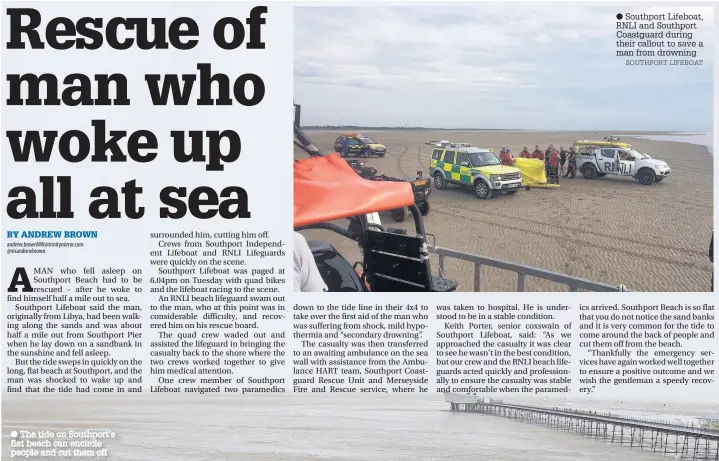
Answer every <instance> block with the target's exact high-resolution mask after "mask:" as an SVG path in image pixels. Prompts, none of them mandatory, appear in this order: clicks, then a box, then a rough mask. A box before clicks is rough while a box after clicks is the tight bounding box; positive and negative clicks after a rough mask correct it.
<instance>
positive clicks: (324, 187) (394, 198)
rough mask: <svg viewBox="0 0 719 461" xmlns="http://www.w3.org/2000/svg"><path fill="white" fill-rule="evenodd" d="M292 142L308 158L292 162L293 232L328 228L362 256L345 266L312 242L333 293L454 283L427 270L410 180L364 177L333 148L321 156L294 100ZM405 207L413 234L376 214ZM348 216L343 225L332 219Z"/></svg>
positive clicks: (443, 287)
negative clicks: (382, 221)
mask: <svg viewBox="0 0 719 461" xmlns="http://www.w3.org/2000/svg"><path fill="white" fill-rule="evenodd" d="M294 131H295V145H296V146H297V147H299V148H300V149H302V150H303V151H304V152H306V153H307V154H308V155H309V158H306V159H298V160H295V163H294V191H295V192H294V195H295V203H294V229H295V231H301V230H305V229H325V230H328V231H332V232H335V233H337V234H339V235H341V236H343V237H346V238H348V239H350V240H353V241H355V242H356V243H357V244H358V245H359V247H360V250H361V254H362V261H359V262H357V263H355V264H354V265H352V264H350V263H349V261H347V259H345V258H344V257H343V256H342V255H341V254H340V253H339V252H338V251H337V249H336V248H334V247H333V246H332V245H330V244H329V243H328V242H325V241H312V240H311V241H309V242H308V244H309V246H310V248H311V249H312V253H313V255H314V258H315V261H316V262H317V267H318V268H319V270H320V273H321V274H322V278H323V279H324V281H325V283H326V284H327V287H328V289H329V291H333V292H338V291H341V292H364V291H380V292H410V291H435V292H450V291H455V290H456V289H457V282H456V281H454V280H448V279H444V278H442V277H438V276H434V275H432V271H431V267H430V262H429V250H428V247H427V239H426V234H425V230H424V223H423V221H422V213H421V212H420V209H419V207H418V206H417V205H416V204H415V197H414V195H415V194H414V191H413V188H412V185H411V183H410V182H408V181H404V180H400V181H393V180H386V179H385V180H373V179H372V180H368V179H365V178H363V177H361V176H360V175H359V174H357V172H355V170H354V169H353V168H352V167H350V165H349V164H348V163H347V162H346V161H345V160H344V159H343V158H342V157H341V156H340V155H339V154H337V153H332V154H329V155H324V154H323V153H322V152H320V150H319V149H317V147H315V146H314V145H313V144H312V142H311V141H310V139H309V138H308V137H307V135H305V133H304V132H303V131H302V130H301V129H300V106H299V105H297V104H295V123H294ZM399 208H403V209H409V211H410V213H411V214H412V217H413V219H414V224H415V235H408V233H407V231H406V230H402V229H391V228H387V229H385V228H383V227H382V226H381V225H379V224H375V223H374V222H372V220H371V219H370V216H371V215H372V214H373V213H377V212H381V211H390V210H394V209H399ZM338 220H345V221H346V222H347V223H348V224H347V227H346V228H345V227H343V226H340V225H338V224H336V223H335V222H336V221H338Z"/></svg>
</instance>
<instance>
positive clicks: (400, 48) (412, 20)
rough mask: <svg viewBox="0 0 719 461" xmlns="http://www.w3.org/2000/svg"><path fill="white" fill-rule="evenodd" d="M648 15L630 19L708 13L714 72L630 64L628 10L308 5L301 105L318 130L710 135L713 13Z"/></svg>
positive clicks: (300, 11)
mask: <svg viewBox="0 0 719 461" xmlns="http://www.w3.org/2000/svg"><path fill="white" fill-rule="evenodd" d="M640 8H642V7H641V5H639V6H636V7H633V8H630V9H629V10H626V9H625V10H626V11H622V13H624V14H626V13H633V14H635V13H636V14H638V13H643V12H646V13H650V14H661V13H667V12H672V13H676V12H685V13H692V14H696V13H701V14H702V15H703V16H704V21H701V22H699V29H698V30H697V31H692V32H693V33H694V37H693V40H696V41H700V40H701V41H703V42H704V47H703V48H701V49H700V53H699V54H700V55H701V56H698V57H697V59H704V65H703V66H696V67H686V66H685V67H678V66H673V67H669V66H667V67H647V66H626V65H625V60H626V59H627V58H621V57H617V56H615V53H616V50H617V48H616V41H617V38H616V32H617V29H616V22H617V19H616V17H615V16H616V14H617V11H616V10H617V7H611V8H608V7H606V6H584V5H572V4H569V3H565V4H562V5H557V6H553V7H548V6H547V5H532V4H481V5H452V6H438V7H425V6H417V5H412V6H398V7H379V6H369V5H368V6H364V7H361V8H344V7H303V8H296V9H295V93H296V101H297V102H299V103H302V104H303V106H304V107H305V109H304V110H303V117H304V118H305V121H306V122H307V123H313V124H358V125H388V126H402V125H405V126H406V125H422V126H442V127H467V128H472V127H477V128H480V127H482V128H534V129H542V128H546V129H571V128H578V127H579V126H580V125H581V128H585V127H587V128H589V127H591V128H595V129H599V128H602V126H597V125H601V124H607V123H608V124H612V126H607V127H606V128H613V129H619V128H623V127H625V126H626V128H627V129H685V128H686V129H706V128H708V127H710V126H711V122H712V102H711V101H712V77H713V72H712V68H713V64H712V61H713V58H712V56H713V44H712V38H713V30H712V28H713V16H712V14H713V13H712V9H711V8H689V7H683V8H670V9H668V8H664V7H662V8H659V7H652V8H648V9H647V10H640ZM665 22H668V21H665ZM649 32H653V31H649ZM635 45H636V44H635ZM628 49H631V47H630V48H628ZM655 59H673V58H655ZM681 59H687V58H681ZM682 92H683V95H682V96H679V95H680V94H681V93H682ZM609 94H611V95H612V97H611V98H608V97H607V95H609ZM609 101H613V102H612V103H610V102H609ZM670 103H671V106H670ZM617 105H619V107H617ZM621 106H623V107H621ZM550 114H551V115H550ZM550 122H551V126H550ZM688 125H693V126H691V127H688Z"/></svg>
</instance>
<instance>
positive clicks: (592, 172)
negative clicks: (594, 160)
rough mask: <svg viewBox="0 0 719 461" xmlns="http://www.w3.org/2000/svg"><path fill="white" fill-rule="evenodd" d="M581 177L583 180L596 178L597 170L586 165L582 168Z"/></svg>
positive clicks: (592, 166)
mask: <svg viewBox="0 0 719 461" xmlns="http://www.w3.org/2000/svg"><path fill="white" fill-rule="evenodd" d="M582 176H584V179H594V178H596V177H597V168H596V167H595V166H594V165H586V166H585V167H583V168H582Z"/></svg>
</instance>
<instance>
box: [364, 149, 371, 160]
mask: <svg viewBox="0 0 719 461" xmlns="http://www.w3.org/2000/svg"><path fill="white" fill-rule="evenodd" d="M362 155H364V158H369V156H370V152H369V149H365V150H364V152H362Z"/></svg>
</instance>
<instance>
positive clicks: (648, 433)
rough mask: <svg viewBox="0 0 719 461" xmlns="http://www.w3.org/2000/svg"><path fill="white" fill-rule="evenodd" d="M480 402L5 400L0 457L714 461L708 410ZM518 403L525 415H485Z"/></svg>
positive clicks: (712, 409)
mask: <svg viewBox="0 0 719 461" xmlns="http://www.w3.org/2000/svg"><path fill="white" fill-rule="evenodd" d="M479 401H483V399H482V398H481V397H477V396H467V395H465V396H455V395H448V396H442V395H441V394H424V395H422V394H415V395H407V394H391V395H377V394H374V395H372V394H362V395H360V394H352V395H350V394H344V395H337V394H335V395H332V396H328V395H322V394H305V395H298V394H274V395H258V394H255V395H245V396H243V398H242V399H241V400H238V399H237V398H235V397H226V396H220V395H209V394H208V395H204V396H202V397H197V396H194V397H193V396H188V395H183V396H172V395H152V396H149V397H142V396H127V395H125V396H114V397H112V396H99V395H86V396H82V397H76V398H72V397H62V398H58V399H54V398H45V399H32V398H29V399H4V400H3V455H2V459H15V458H18V459H19V458H30V459H55V458H59V457H60V456H57V455H55V456H50V457H40V456H38V455H39V453H40V451H42V450H48V451H51V450H53V449H54V450H56V452H62V451H63V449H62V448H57V447H60V445H56V448H44V447H42V446H36V447H35V448H27V447H24V448H19V447H18V441H23V440H28V439H32V438H29V437H27V436H24V435H23V434H22V432H21V431H30V432H33V433H35V434H37V433H38V431H50V432H52V433H53V434H57V433H67V434H69V433H71V432H72V431H74V433H75V434H76V439H75V442H77V443H78V445H77V446H81V447H83V448H78V450H82V451H83V452H84V453H85V456H86V458H87V459H101V458H100V457H94V458H93V457H91V456H88V455H87V452H88V451H93V452H97V451H101V450H106V452H104V453H106V456H105V457H106V459H109V460H115V461H198V460H212V461H219V460H228V461H230V460H231V461H239V460H247V461H280V460H288V461H289V460H292V461H318V460H322V461H380V460H382V461H398V460H416V461H440V460H447V461H476V460H478V459H483V460H484V459H488V460H496V461H525V460H528V459H531V460H536V461H560V460H567V461H569V460H571V461H575V460H584V461H607V460H613V461H630V460H631V461H645V460H646V461H651V460H661V459H676V460H697V459H707V460H710V459H716V456H717V440H718V439H719V435H717V434H719V431H717V427H719V426H717V424H719V421H718V420H717V419H716V414H717V413H716V412H717V406H716V404H715V403H713V402H712V403H709V404H708V403H707V402H706V401H705V402H683V403H680V402H673V401H670V402H667V401H666V400H664V401H657V402H626V401H619V400H598V399H594V400H591V401H589V400H571V399H562V398H556V399H553V400H545V399H538V398H531V397H522V396H517V397H513V396H508V397H507V398H505V399H502V400H501V401H494V400H492V401H489V400H487V402H488V403H482V404H478V403H470V402H479ZM462 402H465V403H462ZM519 405H521V406H522V407H523V408H526V409H525V410H522V411H521V412H520V411H514V412H513V411H506V412H502V413H501V414H498V412H497V411H496V410H497V409H499V408H502V406H506V407H517V406H519ZM492 408H494V410H495V411H492ZM84 434H89V435H84ZM34 440H35V441H36V443H37V442H39V441H38V440H37V438H36V437H35V439H34ZM45 440H46V441H48V442H49V441H56V440H58V439H57V437H53V438H47V439H45ZM13 442H14V443H13ZM82 443H84V445H83V444H82ZM30 450H36V452H37V454H35V455H32V454H30V453H29V452H30ZM13 452H14V453H13ZM78 456H79V455H78ZM105 457H103V458H105Z"/></svg>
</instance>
